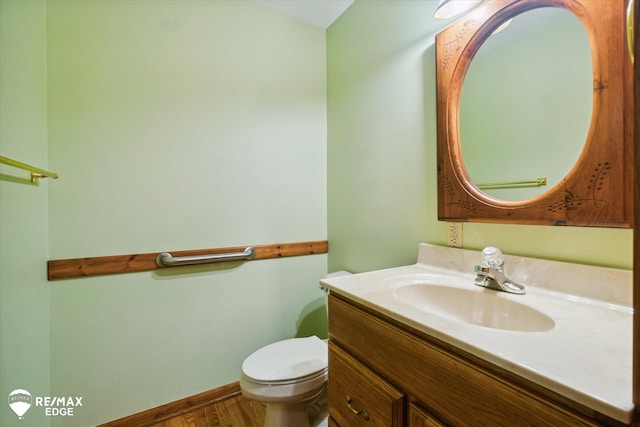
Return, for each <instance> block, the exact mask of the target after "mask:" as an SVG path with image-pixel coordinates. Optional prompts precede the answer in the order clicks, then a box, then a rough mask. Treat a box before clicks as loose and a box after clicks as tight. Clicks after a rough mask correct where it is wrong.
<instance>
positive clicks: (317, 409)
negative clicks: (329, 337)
mask: <svg viewBox="0 0 640 427" xmlns="http://www.w3.org/2000/svg"><path fill="white" fill-rule="evenodd" d="M351 274H352V273H350V272H348V271H345V270H340V271H336V272H334V273H330V274H327V275H326V276H325V278H332V277H341V276H349V275H351ZM321 289H323V290H324V291H325V292H327V291H326V289H325V288H322V287H321ZM328 356H329V348H328V346H327V342H326V340H322V339H320V338H318V337H317V336H315V335H312V336H310V337H306V338H291V339H287V340H283V341H278V342H275V343H273V344H269V345H267V346H265V347H262V348H260V349H258V350H256V351H255V352H253V353H252V354H250V355H249V357H247V358H246V359H245V360H244V362H243V363H242V373H241V375H240V389H241V390H242V394H243V395H244V396H245V397H246V398H248V399H252V400H257V401H259V402H262V403H264V404H266V405H267V410H266V413H265V420H264V426H265V427H325V426H327V425H328V419H329V411H328V408H327V380H328V378H329V372H328Z"/></svg>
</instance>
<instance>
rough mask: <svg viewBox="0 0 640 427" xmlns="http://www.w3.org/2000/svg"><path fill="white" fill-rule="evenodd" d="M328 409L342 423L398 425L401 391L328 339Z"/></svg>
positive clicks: (351, 425)
mask: <svg viewBox="0 0 640 427" xmlns="http://www.w3.org/2000/svg"><path fill="white" fill-rule="evenodd" d="M328 387H329V390H328V394H329V413H330V415H331V417H333V418H334V419H335V421H336V422H337V423H338V424H339V425H341V426H348V427H359V426H368V427H401V426H402V425H403V418H404V417H403V415H404V414H403V412H404V395H403V394H402V392H400V391H399V390H397V389H396V388H395V387H393V386H392V385H391V384H389V383H388V382H386V381H385V380H384V379H383V378H381V377H379V376H378V375H377V374H376V373H375V372H373V371H372V370H371V369H369V368H367V367H366V366H364V365H363V364H362V363H360V362H359V361H358V360H356V359H354V358H353V357H352V356H351V355H349V354H348V353H347V352H345V351H344V350H342V349H341V348H340V347H338V346H337V345H335V344H334V343H332V342H329V386H328Z"/></svg>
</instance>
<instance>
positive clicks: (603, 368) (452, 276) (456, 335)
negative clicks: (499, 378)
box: [321, 244, 634, 423]
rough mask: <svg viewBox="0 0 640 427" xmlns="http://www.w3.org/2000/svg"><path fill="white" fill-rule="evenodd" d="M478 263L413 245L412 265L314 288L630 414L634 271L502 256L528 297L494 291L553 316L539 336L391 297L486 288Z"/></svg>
mask: <svg viewBox="0 0 640 427" xmlns="http://www.w3.org/2000/svg"><path fill="white" fill-rule="evenodd" d="M480 260H481V255H480V252H478V251H470V250H462V249H454V248H448V247H440V246H433V245H427V244H421V245H420V248H419V252H418V263H417V264H415V265H409V266H403V267H397V268H390V269H386V270H378V271H372V272H368V273H360V274H354V275H351V276H343V277H335V278H327V279H324V280H322V281H321V283H322V285H323V286H325V287H326V288H328V289H329V290H330V291H331V292H336V293H339V294H341V295H344V296H347V297H349V298H351V299H353V300H355V301H357V302H360V303H362V304H364V305H365V306H368V307H370V308H372V309H374V310H377V311H379V312H381V313H383V314H385V315H387V316H388V317H391V318H393V319H395V320H398V321H400V322H402V323H404V324H406V325H408V326H411V327H412V328H414V329H417V330H419V331H422V332H425V333H427V334H429V335H431V336H434V337H436V338H438V339H440V340H442V341H445V342H447V343H449V344H452V345H455V346H456V347H458V348H460V349H462V350H464V351H467V352H469V353H471V354H473V355H475V356H478V357H481V358H483V359H485V360H487V361H489V362H491V363H493V364H495V365H498V366H500V367H502V368H505V369H507V370H509V371H511V372H513V373H515V374H518V375H520V376H522V377H524V378H527V379H529V380H532V381H534V382H536V383H538V384H540V385H543V386H545V387H547V388H549V389H551V390H553V391H555V392H557V393H559V394H561V395H563V396H565V397H568V398H570V399H572V400H574V401H576V402H578V403H580V404H582V405H585V406H587V407H589V408H592V409H594V410H596V411H598V412H600V413H602V414H605V415H607V416H609V417H611V418H613V419H616V420H619V421H621V422H624V423H630V422H631V419H632V414H633V409H634V406H633V401H632V384H631V376H632V375H631V373H632V352H633V349H632V319H633V310H632V308H631V305H632V272H631V271H628V270H617V269H610V268H601V267H593V266H584V265H578V264H570V263H561V262H554V261H544V260H538V259H533V258H522V257H511V256H505V268H504V270H505V273H506V275H507V276H508V277H509V278H511V279H512V280H515V281H517V282H519V283H522V284H524V285H525V286H526V292H527V293H526V294H525V295H514V294H508V293H506V292H496V294H495V296H496V297H498V298H506V299H510V300H512V301H514V302H518V303H520V304H524V305H527V306H529V307H531V308H533V309H536V310H538V311H540V312H542V313H544V314H546V315H548V316H549V317H551V318H552V319H553V320H554V322H555V326H554V327H553V328H552V329H550V330H547V331H538V332H521V331H511V330H504V329H493V328H487V327H483V326H478V325H473V324H469V323H466V322H464V321H460V320H456V319H453V318H451V317H446V316H442V315H438V314H434V313H432V312H429V311H425V310H423V309H420V308H417V307H414V306H413V305H410V304H408V303H406V302H403V301H402V300H400V299H399V298H397V297H396V296H395V295H394V291H395V289H397V288H398V287H400V286H403V285H407V284H413V283H433V284H444V285H447V286H450V287H458V288H464V289H468V290H473V291H478V292H494V291H491V290H485V289H484V288H481V287H479V286H475V285H474V284H473V279H474V277H475V275H474V274H473V267H474V265H475V264H480ZM510 267H511V268H510ZM443 282H445V283H443Z"/></svg>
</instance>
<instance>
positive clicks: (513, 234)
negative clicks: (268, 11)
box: [327, 1, 633, 272]
mask: <svg viewBox="0 0 640 427" xmlns="http://www.w3.org/2000/svg"><path fill="white" fill-rule="evenodd" d="M435 5H436V2H424V1H393V2H390V1H389V2H386V1H356V2H355V3H354V4H353V5H352V6H351V7H350V8H349V9H348V10H347V11H346V12H345V13H344V14H343V15H342V16H341V18H340V19H339V20H338V21H337V22H336V23H335V24H334V25H332V26H331V27H330V28H329V29H328V31H327V70H328V71H327V79H328V98H327V99H328V125H329V126H328V143H327V152H328V166H327V167H328V195H329V196H328V201H327V203H328V220H329V222H328V229H329V239H330V242H331V251H330V255H329V270H335V269H348V270H352V271H356V272H360V271H366V270H372V269H378V268H384V267H392V266H396V265H402V264H411V263H414V262H415V259H416V253H417V243H418V242H429V243H434V244H443V245H444V244H446V237H447V236H446V224H445V223H444V222H439V221H438V220H437V190H436V174H437V170H436V109H435V47H434V44H433V43H434V34H433V33H431V32H430V31H429V30H428V26H429V25H428V23H427V21H428V20H431V19H432V16H433V10H434V8H435ZM443 25H445V24H443ZM550 108H553V106H552V105H551V106H550ZM632 240H633V236H632V232H631V230H618V229H590V228H577V227H566V228H560V227H545V226H517V225H508V226H507V225H500V224H478V223H466V224H464V226H463V245H464V247H465V248H470V249H481V248H482V247H484V246H488V245H495V246H498V247H500V248H502V250H503V251H504V252H505V253H509V254H517V255H524V256H533V257H540V258H547V259H556V260H564V261H572V262H578V263H586V264H597V265H604V266H612V267H621V268H631V266H632Z"/></svg>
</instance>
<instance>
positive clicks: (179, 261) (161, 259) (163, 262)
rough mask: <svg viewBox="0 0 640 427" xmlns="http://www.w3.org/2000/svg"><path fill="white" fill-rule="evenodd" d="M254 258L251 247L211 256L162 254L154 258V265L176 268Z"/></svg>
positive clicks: (254, 252)
mask: <svg viewBox="0 0 640 427" xmlns="http://www.w3.org/2000/svg"><path fill="white" fill-rule="evenodd" d="M254 256H256V250H255V249H254V248H252V247H251V246H249V247H247V248H246V249H245V250H244V251H243V252H231V253H227V254H213V255H194V256H183V257H173V256H171V254H170V253H168V252H163V253H161V254H160V255H158V256H157V257H156V265H157V266H158V267H177V266H180V265H195V264H211V263H215V262H229V261H248V260H250V259H253V257H254Z"/></svg>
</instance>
